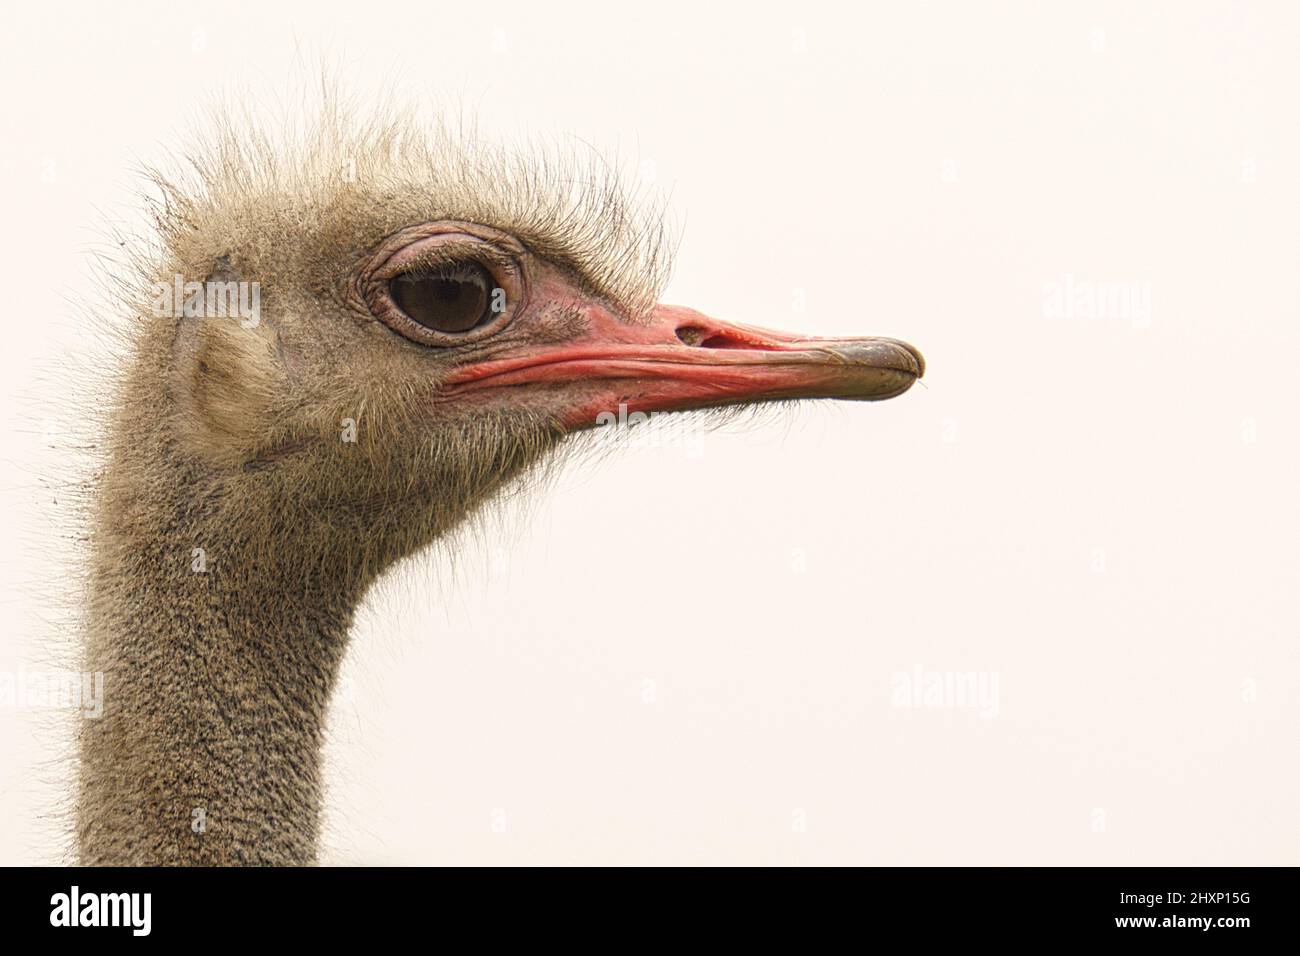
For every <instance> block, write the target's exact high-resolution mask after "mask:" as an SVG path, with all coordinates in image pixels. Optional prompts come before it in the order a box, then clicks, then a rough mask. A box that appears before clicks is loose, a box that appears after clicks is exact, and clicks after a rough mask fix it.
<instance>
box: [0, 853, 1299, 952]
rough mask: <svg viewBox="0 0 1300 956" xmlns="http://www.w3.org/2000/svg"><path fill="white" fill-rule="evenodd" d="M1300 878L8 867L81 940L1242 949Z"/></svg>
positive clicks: (11, 917)
mask: <svg viewBox="0 0 1300 956" xmlns="http://www.w3.org/2000/svg"><path fill="white" fill-rule="evenodd" d="M1293 877H1294V871H1293V870H1290V869H1222V868H1201V869H1190V868H1189V869H1174V868H1160V869H1144V868H1134V869H1115V868H1108V869H1071V868H1053V869H844V870H833V871H827V872H800V873H790V872H785V873H780V874H773V873H771V872H762V873H758V872H754V871H747V872H729V873H726V874H722V875H719V874H718V873H716V872H715V873H712V874H705V873H700V872H689V871H688V872H675V873H672V874H671V875H668V874H666V873H663V874H655V873H651V874H646V873H637V874H634V875H633V874H629V875H628V876H627V877H626V878H623V877H621V876H620V875H618V874H615V875H612V876H611V875H606V876H605V877H603V878H602V879H601V880H600V881H599V882H598V883H597V884H590V883H588V882H587V874H585V873H582V872H572V873H565V874H562V875H558V876H557V875H554V874H553V875H552V876H549V877H546V878H545V879H544V880H539V879H538V877H537V875H536V874H534V873H530V872H522V873H501V872H494V873H490V874H489V873H486V872H484V871H481V870H480V871H455V872H453V871H452V870H448V869H370V868H361V869H301V870H162V869H158V870H129V869H122V870H117V869H99V870H94V869H6V870H2V871H0V883H2V884H3V895H2V897H0V898H2V899H3V903H0V912H2V913H3V915H4V919H5V922H6V924H7V926H8V928H10V929H11V930H17V931H18V933H19V937H20V938H30V937H32V936H39V937H41V940H40V941H41V942H44V941H47V940H48V941H49V942H54V941H56V940H57V938H58V937H60V936H68V935H69V934H73V935H75V936H76V942H77V943H79V944H84V943H87V942H90V941H92V940H93V939H96V938H103V939H106V938H109V937H113V938H115V939H117V940H118V941H119V942H125V943H127V944H128V945H130V944H131V943H132V942H134V941H137V940H139V941H145V940H160V941H165V942H177V941H186V942H188V941H191V940H195V941H202V942H204V943H214V944H215V943H220V942H222V941H231V942H234V941H247V940H255V941H257V942H259V943H260V942H273V941H281V940H283V941H285V942H294V943H312V942H330V943H337V942H338V941H339V940H340V939H341V938H344V937H346V938H350V939H358V938H360V939H373V940H387V939H390V938H391V939H401V938H404V937H406V936H408V934H411V933H417V932H420V931H422V930H428V929H433V930H438V931H441V932H447V931H451V932H454V933H457V934H462V933H466V932H469V933H472V934H474V936H473V937H472V938H484V939H494V938H495V937H496V935H497V934H499V933H501V932H502V931H505V932H507V933H510V932H513V933H529V934H531V935H532V936H533V937H534V938H536V939H538V941H547V942H554V941H555V940H556V939H557V938H559V937H560V936H562V937H565V938H570V937H576V938H578V939H585V938H590V939H592V940H593V941H600V940H603V941H604V942H605V943H606V944H610V943H617V944H618V945H623V944H636V943H642V944H648V945H665V946H668V945H674V944H676V943H678V942H681V941H685V940H688V939H689V940H690V941H692V942H704V941H707V940H709V939H712V938H716V939H718V940H719V941H727V942H730V943H735V942H736V941H738V940H740V939H745V938H748V937H753V938H755V939H757V940H760V941H763V942H765V943H774V942H776V941H777V940H778V939H781V940H784V939H788V940H789V941H791V942H796V943H797V942H801V941H802V942H808V941H811V940H814V939H819V938H823V937H824V936H825V934H827V933H833V934H835V935H837V936H840V937H841V938H844V934H850V935H849V937H848V939H847V940H846V941H848V940H857V941H859V942H861V941H863V940H877V941H881V940H884V939H887V938H897V937H902V938H903V939H904V940H905V939H912V940H914V941H915V943H916V944H917V945H918V946H922V947H924V948H927V949H928V948H929V947H930V946H931V945H933V944H935V943H951V942H963V941H964V942H968V943H978V944H988V943H996V942H999V941H1003V940H1006V941H1055V940H1061V941H1066V942H1074V941H1079V940H1088V941H1096V940H1100V941H1119V940H1123V939H1125V938H1126V937H1127V938H1129V939H1131V940H1132V941H1133V942H1135V943H1137V944H1139V945H1143V944H1151V943H1155V944H1157V945H1159V944H1172V945H1176V946H1181V945H1184V944H1186V943H1187V942H1189V941H1192V940H1213V941H1214V943H1215V944H1217V945H1221V946H1234V947H1235V946H1241V945H1249V944H1252V943H1259V942H1263V941H1266V940H1267V941H1274V940H1277V941H1286V940H1288V939H1294V937H1295V925H1296V919H1297V912H1296V892H1295V887H1294V879H1293ZM660 879H662V880H663V883H662V884H660V885H659V886H654V885H653V882H654V881H657V880H660ZM697 879H700V880H701V882H700V883H696V882H695V880H697ZM620 926H621V927H622V928H621V929H620V928H619V927H620ZM611 931H612V932H613V935H610V934H611ZM480 934H486V935H485V936H481V935H480ZM597 934H598V935H597ZM656 941H657V942H656ZM900 942H901V940H900Z"/></svg>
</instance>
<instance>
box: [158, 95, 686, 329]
mask: <svg viewBox="0 0 1300 956" xmlns="http://www.w3.org/2000/svg"><path fill="white" fill-rule="evenodd" d="M187 143H188V147H187V149H186V150H185V151H184V156H185V158H184V161H183V163H182V164H180V168H179V170H178V171H176V172H165V171H160V170H158V169H150V170H148V175H149V178H150V179H151V180H152V181H153V182H154V183H156V184H157V185H158V187H159V188H160V191H161V195H160V197H158V198H155V200H154V202H153V213H154V218H155V221H156V223H157V226H158V230H159V235H160V238H161V239H162V241H163V243H164V245H165V247H166V250H165V251H166V252H169V253H170V254H171V257H173V258H175V259H177V260H179V261H181V262H187V261H189V262H192V261H195V260H194V259H193V258H192V256H194V255H196V254H197V256H198V257H199V260H200V261H201V260H203V259H204V258H212V257H214V256H215V255H220V254H222V252H221V250H215V249H208V248H205V246H206V242H205V240H206V239H207V238H208V237H221V240H220V241H221V242H222V243H226V244H228V243H229V242H230V241H231V240H232V238H233V239H234V240H235V241H236V243H237V245H238V246H239V248H241V249H243V250H245V251H251V250H255V249H256V248H257V247H258V246H259V245H261V246H263V247H266V248H281V249H282V248H283V242H284V240H285V239H287V238H288V237H287V236H277V235H275V230H274V229H273V228H271V229H268V228H267V227H268V216H267V211H268V210H270V209H274V210H275V211H276V212H278V215H277V216H275V217H272V218H271V219H270V222H271V223H279V224H281V225H282V226H287V227H289V228H296V229H298V230H314V231H316V232H317V233H318V234H319V235H320V236H321V238H322V239H323V240H325V241H328V240H329V239H330V238H331V237H333V236H346V237H347V241H348V243H349V245H353V244H355V243H356V242H357V241H358V232H359V231H360V232H361V233H363V234H364V237H365V238H368V239H370V240H372V241H373V242H374V243H378V242H379V241H380V240H382V239H383V238H384V237H386V236H388V235H391V234H392V233H393V232H395V231H397V230H398V229H401V228H403V227H405V226H410V225H413V224H416V223H421V222H429V221H435V220H440V219H446V220H462V221H469V222H476V223H481V224H483V225H487V226H493V227H495V228H497V229H500V230H502V231H504V232H508V233H510V234H512V235H513V236H515V237H516V238H518V239H519V240H520V241H522V242H523V243H525V244H526V245H528V246H529V247H530V248H531V249H532V250H533V251H534V252H536V253H538V254H540V255H542V256H544V257H546V258H548V259H551V260H552V261H556V262H560V263H564V264H566V265H569V266H570V267H572V268H573V270H574V271H575V272H576V273H577V274H578V275H579V276H580V277H581V278H582V279H583V280H584V281H585V282H586V283H587V284H588V285H589V286H590V287H591V289H592V291H594V292H597V293H599V294H601V295H603V296H606V297H608V298H610V299H611V300H613V301H614V302H616V303H618V304H619V305H620V306H621V307H622V308H623V309H625V310H626V311H627V313H628V314H629V316H633V317H634V316H636V315H638V314H641V313H643V312H644V311H646V310H648V309H649V308H650V307H651V306H652V305H653V304H654V303H655V302H656V301H657V300H658V297H659V294H660V292H661V290H662V288H663V286H664V285H665V284H666V282H667V279H668V276H669V274H670V271H671V267H672V252H673V245H674V236H673V234H672V231H671V230H670V229H669V228H668V227H667V226H666V225H665V221H664V212H663V207H662V204H661V203H660V202H658V201H657V200H655V199H652V198H649V197H646V196H645V195H642V194H640V191H639V190H637V189H633V188H631V187H630V186H629V185H628V183H627V181H626V177H624V176H623V175H621V174H620V172H619V170H618V168H617V166H616V165H613V164H611V163H609V162H607V161H606V160H605V159H604V158H602V157H601V156H600V155H599V154H597V153H596V152H595V150H594V149H592V148H591V147H588V146H585V145H578V144H571V145H568V146H562V145H559V144H556V143H536V142H529V143H525V144H522V145H521V146H518V147H511V146H509V145H506V144H503V143H500V142H495V141H491V140H489V139H486V138H484V137H483V136H481V135H479V132H478V130H477V128H476V126H475V125H474V124H473V123H472V122H471V121H468V120H466V119H464V118H463V117H462V118H461V119H460V120H459V121H458V122H457V123H456V125H454V126H453V125H452V123H451V122H449V121H448V120H447V119H446V118H445V117H439V116H434V117H431V118H425V117H424V116H422V115H421V114H420V113H419V112H418V111H416V110H413V109H410V108H405V107H395V106H393V105H391V104H389V103H386V102H379V103H376V104H374V105H369V106H361V105H358V104H357V103H356V102H354V101H351V100H348V99H346V98H344V97H343V96H342V95H340V94H339V93H338V92H337V91H334V90H332V89H330V88H329V86H328V84H326V87H325V89H324V90H323V92H321V93H319V94H313V95H311V96H308V97H307V98H306V102H305V103H304V104H302V108H301V110H299V111H296V112H295V113H293V114H292V115H290V116H287V117H285V118H282V119H280V120H278V121H276V122H275V123H274V124H271V125H268V124H267V123H266V121H264V120H259V119H256V118H254V117H253V115H252V114H251V112H250V111H249V110H248V109H247V107H245V106H242V105H226V106H221V107H218V108H216V109H214V110H213V111H212V114H211V116H210V118H209V122H207V123H205V124H204V125H203V129H202V131H201V132H200V133H198V134H196V135H195V136H192V137H190V138H189V139H188V140H187ZM295 238H297V237H295ZM196 240H198V241H199V242H200V244H201V245H200V247H199V248H197V249H196V248H195V246H194V243H195V241H196ZM211 241H216V240H215V239H212V240H211ZM153 277H154V276H153V274H152V270H151V274H150V275H149V276H148V279H149V281H152V279H153Z"/></svg>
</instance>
